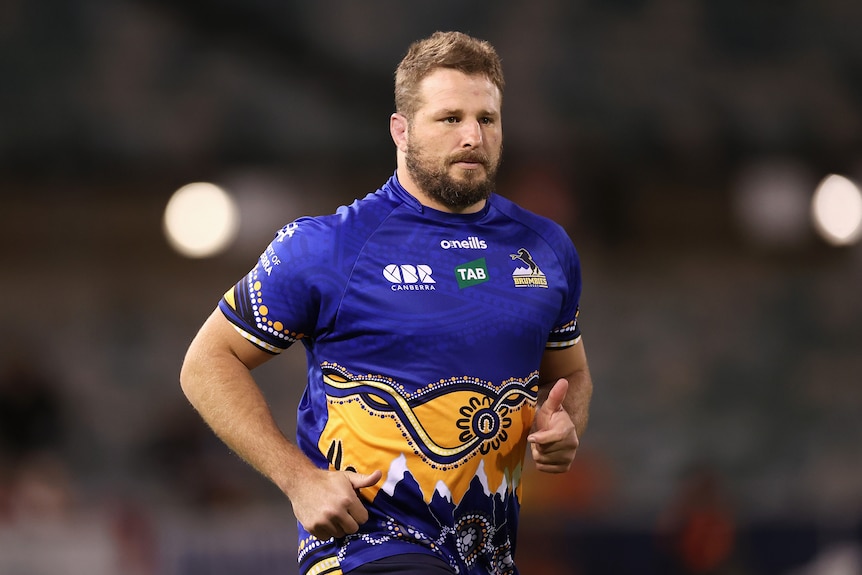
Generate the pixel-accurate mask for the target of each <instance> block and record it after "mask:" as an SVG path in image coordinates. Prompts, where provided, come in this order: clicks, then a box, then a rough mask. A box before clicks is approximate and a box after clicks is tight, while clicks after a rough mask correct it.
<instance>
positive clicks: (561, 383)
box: [542, 378, 569, 413]
mask: <svg viewBox="0 0 862 575" xmlns="http://www.w3.org/2000/svg"><path fill="white" fill-rule="evenodd" d="M568 391H569V382H568V380H566V379H563V378H560V379H558V380H557V383H555V384H554V387H552V388H551V391H550V392H548V398H547V399H546V400H545V403H543V404H542V409H546V410H548V411H549V412H550V413H555V412H557V411H560V410H561V409H562V408H563V401H564V400H565V399H566V393H568Z"/></svg>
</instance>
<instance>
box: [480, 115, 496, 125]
mask: <svg viewBox="0 0 862 575" xmlns="http://www.w3.org/2000/svg"><path fill="white" fill-rule="evenodd" d="M479 122H481V123H482V125H484V126H490V125H491V124H493V123H494V118H491V117H488V116H485V117H484V118H479Z"/></svg>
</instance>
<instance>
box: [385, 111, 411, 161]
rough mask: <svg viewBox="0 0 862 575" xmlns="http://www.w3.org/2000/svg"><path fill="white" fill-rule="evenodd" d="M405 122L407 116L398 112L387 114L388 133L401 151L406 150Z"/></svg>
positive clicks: (406, 134)
mask: <svg viewBox="0 0 862 575" xmlns="http://www.w3.org/2000/svg"><path fill="white" fill-rule="evenodd" d="M407 124H408V122H407V118H406V117H405V116H403V115H401V114H399V113H398V112H396V113H394V114H392V115H391V116H389V133H390V134H391V135H392V141H393V142H395V147H396V148H398V149H399V150H400V151H402V152H406V151H407V139H408V133H407Z"/></svg>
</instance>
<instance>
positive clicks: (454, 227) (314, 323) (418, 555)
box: [181, 32, 592, 574]
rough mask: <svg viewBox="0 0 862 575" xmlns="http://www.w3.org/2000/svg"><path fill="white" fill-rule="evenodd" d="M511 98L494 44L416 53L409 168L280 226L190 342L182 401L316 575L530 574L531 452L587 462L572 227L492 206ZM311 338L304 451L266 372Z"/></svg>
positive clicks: (400, 75)
mask: <svg viewBox="0 0 862 575" xmlns="http://www.w3.org/2000/svg"><path fill="white" fill-rule="evenodd" d="M502 90H503V75H502V70H501V66H500V60H499V57H498V56H497V54H496V52H495V50H494V48H493V47H492V46H491V45H490V44H488V43H487V42H484V41H480V40H476V39H474V38H471V37H469V36H467V35H464V34H461V33H457V32H450V33H440V32H438V33H435V34H434V35H432V36H431V37H430V38H427V39H425V40H422V41H419V42H416V43H414V44H413V45H411V47H410V49H409V50H408V53H407V55H406V56H405V57H404V59H403V60H402V61H401V63H400V64H399V66H398V69H397V72H396V80H395V104H396V112H395V113H394V114H392V116H391V117H390V132H391V134H392V139H393V140H394V142H395V146H396V148H397V169H396V172H395V174H394V175H393V176H392V177H391V178H390V179H389V181H388V182H386V184H385V185H384V186H383V187H381V188H380V189H379V190H377V192H375V193H372V194H369V195H368V196H366V197H365V198H364V199H362V200H357V201H355V202H354V203H353V204H351V205H350V206H347V207H341V208H339V209H338V211H337V212H336V213H335V214H333V215H330V216H322V217H313V218H311V217H304V218H300V219H298V220H296V221H295V222H292V223H290V224H288V225H287V226H285V227H284V228H283V229H282V230H281V231H280V232H279V233H278V234H277V236H276V238H275V239H274V240H273V242H272V243H271V244H270V245H269V247H267V249H266V251H265V252H264V253H263V255H261V257H260V260H259V261H258V262H257V264H256V265H255V267H254V269H252V271H251V272H250V273H249V274H248V275H247V276H246V277H244V278H243V279H242V280H240V281H239V282H238V283H237V284H236V286H235V287H233V288H231V289H230V290H228V292H227V293H226V294H225V296H224V298H223V299H222V300H221V302H220V303H219V307H218V309H216V310H215V311H214V312H213V314H212V315H211V316H210V318H209V319H208V320H207V321H206V322H205V324H204V325H203V327H202V328H201V330H200V332H199V333H198V335H197V336H196V337H195V339H194V341H193V342H192V344H191V346H190V348H189V350H188V354H187V356H186V360H185V363H184V365H183V369H182V374H181V383H182V388H183V390H184V392H185V394H186V396H187V397H188V398H189V400H190V401H191V403H192V404H193V405H194V407H195V408H196V409H197V410H198V411H199V412H200V414H201V415H202V416H203V418H204V419H205V420H206V421H207V423H208V424H209V425H210V426H211V427H212V429H213V430H214V431H215V433H216V434H218V435H219V437H221V438H222V440H223V441H225V443H226V444H227V445H228V446H230V448H231V449H233V450H234V451H236V453H238V454H239V455H240V456H242V457H243V458H244V459H245V460H246V461H248V462H249V463H250V464H251V465H252V466H254V467H255V468H256V469H257V470H258V471H259V472H260V473H262V474H263V475H264V476H266V477H267V478H269V479H270V480H271V481H272V482H273V483H275V485H277V486H278V487H279V488H280V489H281V490H282V491H283V492H284V493H285V495H287V497H288V498H289V499H290V501H291V504H292V505H293V510H294V513H295V515H296V518H297V520H298V522H299V524H300V541H299V563H300V571H301V572H302V573H304V574H322V573H351V574H368V573H405V574H406V573H410V574H423V573H428V574H431V573H460V574H492V573H493V574H503V573H517V569H516V568H515V566H514V563H513V557H514V552H515V536H516V530H517V522H518V511H519V508H520V501H519V495H520V493H521V483H520V481H521V470H522V464H523V460H524V456H525V450H526V446H527V444H528V443H529V444H530V447H531V450H532V456H533V458H534V460H535V462H536V465H537V467H538V469H539V470H541V471H545V472H551V473H559V472H564V471H567V470H568V469H569V467H570V466H571V464H572V461H573V459H574V457H575V452H576V450H577V447H578V437H579V435H580V434H581V433H583V431H584V428H585V426H586V423H587V413H588V406H589V401H590V395H591V392H592V383H591V380H590V375H589V371H588V368H587V361H586V356H585V353H584V348H583V343H582V341H581V337H580V328H579V327H578V323H577V312H578V300H579V297H580V291H581V283H580V264H579V260H578V256H577V253H576V251H575V249H574V246H573V245H572V242H571V240H570V239H569V238H568V236H567V235H566V234H565V232H564V231H563V230H562V228H561V227H560V226H558V225H557V224H554V223H553V222H551V221H550V220H547V219H545V218H541V217H539V216H537V215H534V214H531V213H529V212H526V211H525V210H523V209H521V208H519V207H517V206H515V205H514V204H512V203H511V202H509V201H507V200H506V199H504V198H502V197H500V196H498V195H496V194H494V193H493V189H494V177H495V174H496V171H497V166H498V165H499V162H500V156H501V151H502V121H501V120H502V119H501V104H502ZM297 340H299V341H302V343H303V345H304V346H305V349H306V354H307V360H308V381H307V385H306V389H305V392H304V395H303V397H302V399H301V401H300V404H299V409H298V430H297V443H296V444H294V443H292V442H290V441H288V440H287V439H286V438H285V437H284V436H283V435H282V433H281V432H280V431H279V429H278V427H277V426H276V424H275V423H274V421H273V417H272V414H271V412H270V410H269V408H268V406H267V404H266V402H265V400H264V398H263V396H262V395H261V392H260V390H259V388H258V386H257V385H256V384H255V382H254V380H253V378H252V375H251V373H250V371H251V370H252V369H254V368H255V367H256V366H258V365H260V364H261V363H263V362H264V361H266V360H268V359H270V358H271V357H273V356H274V355H276V354H278V353H280V352H281V351H283V350H284V349H286V348H287V347H288V346H290V345H291V344H292V343H294V342H295V341H297Z"/></svg>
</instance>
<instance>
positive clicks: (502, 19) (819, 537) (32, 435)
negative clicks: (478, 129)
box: [0, 0, 862, 575]
mask: <svg viewBox="0 0 862 575" xmlns="http://www.w3.org/2000/svg"><path fill="white" fill-rule="evenodd" d="M859 22H862V4H860V3H859V2H854V1H851V0H824V1H814V0H807V1H806V0H788V1H786V2H781V3H777V2H767V1H765V0H748V1H746V2H742V1H740V0H704V1H700V2H690V1H686V0H605V1H601V2H600V1H598V0H575V1H570V0H536V1H532V2H517V1H500V2H490V1H475V2H470V3H462V2H454V1H451V0H438V1H436V2H424V1H421V2H395V1H376V2H351V1H349V0H324V1H318V2H299V1H296V0H293V1H282V2H270V1H266V0H247V1H245V2H239V1H236V0H214V1H212V2H209V3H204V2H198V1H195V0H175V1H172V2H167V1H162V0H138V1H133V0H118V1H115V2H110V1H108V0H77V1H73V0H53V1H49V2H40V3H36V2H24V1H23V0H6V1H4V2H3V3H2V6H0V74H2V82H0V201H2V204H0V293H2V301H3V303H2V306H0V320H2V327H3V329H2V335H0V337H2V341H1V342H0V374H2V375H0V409H2V410H3V411H0V431H2V433H3V436H2V439H0V450H2V451H0V572H2V573H33V574H41V573H58V572H62V573H67V574H75V573H89V574H101V573H105V574H109V573H111V574H112V573H123V574H129V573H133V574H137V573H140V574H142V575H144V574H146V575H151V574H156V573H158V574H162V573H166V574H167V573H171V574H173V573H177V574H179V573H183V574H187V573H249V572H252V568H256V569H258V571H256V572H258V573H276V572H278V573H287V574H289V573H293V572H295V567H294V549H295V540H294V527H293V525H292V523H293V518H292V516H291V511H290V507H289V505H288V504H287V502H286V501H284V499H283V498H282V497H281V496H280V494H278V493H277V492H275V490H274V488H272V487H271V486H269V485H268V484H267V483H266V482H265V481H263V480H262V479H260V478H259V477H258V476H256V475H255V474H254V473H253V472H251V471H250V470H248V469H247V468H246V467H245V466H244V465H243V464H241V463H239V462H238V461H237V460H236V458H235V457H233V456H232V455H231V454H229V453H228V452H227V451H226V449H225V448H223V447H222V446H221V445H220V444H219V443H218V442H217V441H215V440H214V439H213V438H212V437H211V436H210V434H209V432H208V431H207V430H206V429H205V428H204V427H203V425H202V424H201V423H200V422H199V421H198V420H197V419H196V418H195V416H194V414H193V413H191V412H190V409H189V407H188V405H187V404H186V402H185V400H184V398H183V397H182V395H181V393H180V391H179V387H178V384H177V374H178V370H179V365H180V362H181V360H182V355H183V352H184V350H185V347H186V345H187V343H188V341H189V340H190V338H191V337H192V335H193V334H194V331H195V330H196V328H197V327H198V325H199V324H200V322H201V321H202V319H203V318H204V317H205V315H206V314H207V313H208V312H209V311H210V310H211V309H212V307H213V306H214V305H215V303H216V301H217V300H218V298H219V297H220V296H221V294H222V292H223V291H224V290H225V289H226V288H227V287H228V286H229V285H231V284H232V283H233V282H234V281H235V280H236V279H237V278H238V277H240V275H241V274H243V273H244V272H245V271H246V270H247V268H248V267H249V266H250V265H252V263H253V262H254V261H255V258H256V257H257V255H258V253H259V252H260V250H261V249H262V248H263V247H264V246H265V244H266V243H267V242H268V241H269V238H271V237H272V234H273V232H274V230H275V229H277V228H278V227H280V226H281V225H282V224H283V223H285V222H287V221H289V220H290V219H292V218H294V217H296V216H298V215H302V214H307V213H324V212H328V211H331V210H332V209H333V208H334V207H335V206H337V205H339V204H341V203H346V202H350V201H351V200H352V199H353V198H354V197H358V196H361V195H364V194H365V193H366V192H367V191H371V190H373V189H375V188H376V187H377V186H378V185H380V184H381V183H382V182H383V181H384V180H385V178H386V177H387V176H388V175H389V174H390V173H391V171H392V170H393V169H394V154H393V150H392V144H391V141H390V140H389V135H388V132H387V118H388V115H389V113H390V112H391V107H392V104H391V102H392V97H391V78H392V70H393V69H394V67H395V65H396V64H397V62H398V60H399V59H400V57H401V56H402V54H403V51H404V50H405V48H406V46H407V44H408V43H409V42H410V41H412V40H413V39H415V38H418V37H420V36H423V35H426V34H428V33H430V32H432V31H433V30H437V29H459V30H462V31H465V32H469V33H472V34H474V35H477V36H480V37H484V38H487V39H488V40H490V41H491V42H493V43H494V44H495V45H496V46H497V48H498V50H499V51H500V53H501V55H502V57H503V60H504V65H505V69H506V74H507V83H508V87H507V91H506V95H505V131H506V150H505V153H504V165H503V168H502V171H501V175H500V182H499V184H500V186H499V187H500V192H501V193H503V194H504V195H507V196H509V197H512V198H513V199H515V200H517V201H519V202H521V203H523V204H524V205H526V206H527V207H530V208H532V209H534V210H536V211H538V212H541V213H545V214H547V215H550V216H551V217H554V218H555V219H556V220H557V221H559V222H560V223H561V224H563V225H565V226H566V227H567V229H568V230H569V231H570V233H571V235H572V237H573V238H574V240H575V242H576V244H577V245H578V247H579V250H580V252H581V255H582V259H583V261H584V276H585V291H584V295H583V300H582V316H581V320H582V325H583V330H584V333H585V340H586V344H587V349H588V353H589V355H590V358H591V365H592V370H593V374H594V380H595V385H596V391H595V397H594V404H593V410H592V413H593V416H592V423H591V426H590V429H589V432H588V435H587V436H586V437H585V438H584V442H583V447H582V450H581V453H580V454H579V459H578V463H577V465H576V469H575V470H574V471H573V472H572V474H571V475H568V476H565V478H557V477H554V478H548V477H541V476H538V475H535V474H534V475H531V479H532V480H533V483H532V484H531V487H529V488H528V489H527V502H526V510H525V513H524V530H523V534H522V545H521V548H520V552H519V556H520V559H521V562H522V565H523V572H524V573H525V574H528V573H542V574H554V573H572V574H578V575H597V574H605V573H608V574H620V575H622V574H627V573H632V574H649V573H656V574H664V573H669V572H670V571H668V569H669V568H668V567H666V563H665V561H666V560H667V559H668V557H667V547H666V546H665V543H666V542H667V539H666V538H664V537H662V534H663V533H664V531H663V530H664V529H665V527H666V526H667V525H668V521H670V519H668V518H669V517H670V518H672V517H674V516H675V515H674V514H675V513H678V511H679V509H681V507H680V506H679V505H678V504H677V503H678V502H679V501H680V499H681V498H684V497H683V496H684V494H686V493H688V492H689V489H688V486H690V485H691V483H690V482H691V481H692V479H691V478H692V477H693V476H692V474H691V471H692V470H699V472H700V475H698V476H697V477H703V476H704V474H706V475H707V476H708V477H709V478H710V482H709V485H712V486H713V487H715V488H716V489H717V492H718V493H719V497H718V498H717V499H712V498H707V499H708V500H709V501H718V502H719V506H720V507H719V509H720V510H721V511H722V513H724V514H725V515H724V517H726V520H725V522H724V523H722V522H721V521H714V522H712V523H709V525H711V526H712V527H710V528H715V529H717V531H715V532H713V531H707V532H708V533H717V535H714V536H709V537H707V538H706V539H707V540H708V541H710V542H711V544H710V545H706V546H705V547H703V548H700V549H701V550H700V551H699V552H698V551H697V549H698V547H697V545H696V544H695V543H691V542H690V545H689V547H692V548H694V549H695V551H692V552H693V553H695V554H696V555H698V556H700V557H701V558H704V557H705V558H706V559H704V561H706V562H708V559H709V557H712V556H715V557H719V558H720V557H723V556H725V555H726V556H728V557H729V560H728V561H727V562H726V563H724V566H723V567H722V570H721V571H720V572H721V573H740V574H764V575H772V574H775V575H790V574H793V575H801V574H803V573H804V574H810V575H813V574H814V573H817V574H819V575H845V574H847V575H850V574H853V573H859V572H860V567H859V560H858V546H859V544H860V541H862V457H860V445H862V424H860V417H859V414H860V413H862V375H860V374H862V295H860V293H862V292H860V287H862V251H860V248H859V246H858V245H854V246H847V247H840V248H836V247H832V246H830V245H828V244H827V243H826V242H825V241H823V240H822V239H820V238H819V237H818V236H817V234H816V233H815V232H814V230H813V228H812V226H811V224H810V222H809V220H808V219H807V202H808V201H809V198H810V195H811V193H813V190H814V188H815V187H816V185H817V183H818V182H819V181H820V180H821V179H822V178H823V177H824V176H826V175H827V174H830V173H838V174H843V175H845V176H847V177H849V178H857V179H860V178H862V138H860V134H862V132H860V130H862V35H860V34H859V33H858V23H859ZM192 181H210V182H215V183H218V184H219V185H221V186H223V187H224V188H225V189H227V190H229V191H230V192H231V193H232V194H233V195H234V197H235V198H236V201H237V203H238V205H239V207H240V212H241V215H242V227H241V229H240V231H239V235H238V237H237V239H236V241H235V242H234V243H233V244H232V246H231V247H230V249H229V251H227V252H225V253H223V254H221V255H218V256H216V257H213V258H207V259H188V258H184V257H182V256H180V255H178V254H177V253H175V252H174V251H173V250H172V249H171V248H170V246H169V245H168V243H167V242H166V240H165V238H164V236H163V233H162V227H161V225H162V224H161V218H162V213H163V210H164V208H165V204H166V202H167V201H168V199H169V198H170V196H171V194H172V193H173V192H174V190H176V189H177V188H179V187H180V186H182V185H184V184H186V183H189V182H192ZM303 369H304V356H303V354H302V353H301V351H300V350H293V351H292V352H289V353H288V354H286V355H285V356H284V357H282V358H280V359H279V360H278V361H276V362H272V363H271V364H268V365H266V366H264V367H263V368H262V369H261V370H260V379H261V382H262V383H263V385H264V387H265V389H266V392H267V394H268V396H269V397H270V399H271V401H272V403H273V405H274V406H275V408H276V410H277V413H278V418H279V421H280V422H282V424H283V426H284V427H285V429H286V430H290V429H291V427H292V425H293V411H294V405H295V402H296V399H297V397H298V394H299V389H300V386H301V383H302V378H303ZM698 493H702V492H698ZM703 499H704V498H703V497H700V498H699V499H698V501H703ZM682 509H684V510H685V509H689V510H690V508H688V507H685V506H682ZM698 509H700V508H698ZM708 517H711V516H708ZM722 526H729V527H730V528H732V531H727V530H724V531H722ZM721 533H724V534H725V535H724V536H722V535H721ZM727 533H732V537H731V536H728V535H727ZM696 539H697V538H696V537H695V540H696ZM722 542H724V543H722ZM690 572H692V573H693V572H696V571H695V570H694V568H692V570H691V571H690Z"/></svg>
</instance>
